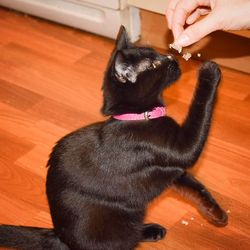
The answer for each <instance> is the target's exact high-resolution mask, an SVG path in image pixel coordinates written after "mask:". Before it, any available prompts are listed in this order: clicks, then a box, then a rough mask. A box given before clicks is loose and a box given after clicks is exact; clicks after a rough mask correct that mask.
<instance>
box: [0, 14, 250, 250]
mask: <svg viewBox="0 0 250 250" xmlns="http://www.w3.org/2000/svg"><path fill="white" fill-rule="evenodd" d="M113 46H114V42H113V41H112V40H109V39H106V38H102V37H98V36H95V35H91V34H89V33H85V32H83V31H79V30H75V29H72V28H68V27H64V26H60V25H57V24H53V23H50V22H47V21H43V20H39V19H35V18H31V17H28V16H25V15H22V14H16V13H14V12H10V11H7V10H5V9H0V137H1V139H0V223H10V224H21V225H31V226H39V227H50V226H51V219H50V214H49V209H48V204H47V201H46V196H45V177H46V171H47V170H46V168H45V164H46V161H47V159H48V154H49V153H50V150H51V148H52V146H53V145H54V143H55V142H56V141H57V140H58V139H59V138H60V137H61V136H63V135H65V134H66V133H68V132H70V131H72V130H74V129H76V128H79V127H80V126H84V125H86V124H89V123H92V122H96V121H98V120H101V119H104V118H103V117H102V116H101V115H100V112H99V110H100V106H101V103H102V93H101V85H102V77H103V72H104V69H105V65H106V63H107V60H108V58H109V55H110V52H111V50H112V48H113ZM180 61H181V68H182V71H183V75H182V77H181V79H180V80H179V81H178V83H177V84H175V85H174V86H172V87H171V88H170V89H169V90H167V91H166V92H165V97H166V100H167V103H168V114H169V115H170V116H173V117H175V118H176V119H177V120H178V121H180V122H181V121H182V120H183V118H184V116H185V114H186V113H187V109H188V105H189V103H190V100H191V98H192V94H193V90H194V84H195V81H196V80H195V79H196V71H197V68H198V66H199V63H198V62H194V61H192V60H190V61H188V62H185V61H183V59H180ZM222 72H223V82H222V84H221V87H220V90H219V97H218V103H217V106H216V112H215V117H214V121H213V125H212V130H211V134H210V137H209V140H208V143H207V146H206V148H205V150H204V153H203V154H202V157H201V159H200V160H199V162H198V163H197V164H196V166H195V168H194V169H193V170H192V172H193V173H195V174H196V176H197V178H199V179H200V180H201V181H202V182H203V183H204V184H205V185H206V186H207V187H208V188H209V190H211V192H212V193H213V194H214V196H215V197H216V199H217V200H218V201H219V202H220V204H221V205H222V207H224V208H225V210H228V212H229V224H228V226H227V227H225V228H216V227H214V226H213V225H210V224H209V223H207V222H206V221H205V220H204V219H203V218H202V217H201V216H200V214H198V212H197V210H196V209H195V208H194V207H193V206H192V205H190V204H188V203H187V202H186V201H184V200H182V199H180V198H179V197H178V196H177V195H176V194H174V193H173V192H172V191H171V190H169V191H166V192H165V193H164V194H162V195H161V196H160V197H159V198H158V199H157V200H155V201H154V202H153V203H152V204H151V205H150V207H149V209H148V213H147V218H146V221H149V222H157V223H160V224H162V225H164V226H165V227H167V228H168V229H169V231H168V235H167V237H166V239H164V240H163V241H160V242H158V243H154V244H151V243H145V244H141V245H140V246H139V247H138V250H165V249H167V250H204V249H205V250H207V249H209V250H217V249H219V250H222V249H225V250H231V249H232V250H249V249H250V198H249V197H250V196H249V194H250V179H249V178H250V177H249V176H250V136H249V135H250V76H249V75H246V74H243V73H240V72H235V71H232V70H228V69H222ZM149 188H150V187H149ZM182 220H185V221H187V222H188V225H183V224H182V223H181V222H182ZM117 250H119V249H117Z"/></svg>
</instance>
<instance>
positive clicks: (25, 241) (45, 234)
mask: <svg viewBox="0 0 250 250" xmlns="http://www.w3.org/2000/svg"><path fill="white" fill-rule="evenodd" d="M0 247H8V248H12V249H18V250H69V248H68V247H67V245H65V244H64V243H63V242H61V241H60V239H59V238H58V237H57V236H56V234H55V233H54V230H53V229H45V228H36V227H23V226H11V225H0Z"/></svg>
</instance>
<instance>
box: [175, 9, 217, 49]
mask: <svg viewBox="0 0 250 250" xmlns="http://www.w3.org/2000/svg"><path fill="white" fill-rule="evenodd" d="M218 29H219V19H218V18H217V16H215V15H213V14H212V13H210V14H209V15H207V16H206V17H205V18H203V19H201V20H200V21H198V22H196V23H195V24H193V25H190V26H189V27H188V28H186V29H185V30H184V31H183V32H182V33H181V34H180V35H179V37H178V38H177V39H176V41H175V42H174V43H175V44H178V45H180V46H182V47H186V46H188V45H191V44H193V43H195V42H197V41H199V40H200V39H201V38H203V37H205V36H206V35H208V34H210V33H211V32H213V31H215V30H218Z"/></svg>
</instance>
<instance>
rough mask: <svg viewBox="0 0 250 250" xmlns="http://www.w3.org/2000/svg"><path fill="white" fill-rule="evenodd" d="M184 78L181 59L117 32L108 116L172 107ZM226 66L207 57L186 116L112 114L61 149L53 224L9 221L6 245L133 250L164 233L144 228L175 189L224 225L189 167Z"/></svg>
mask: <svg viewBox="0 0 250 250" xmlns="http://www.w3.org/2000/svg"><path fill="white" fill-rule="evenodd" d="M179 75H180V69H179V66H178V63H177V61H176V60H175V59H174V58H173V57H171V56H163V55H160V54H158V53H157V52H156V51H154V50H153V49H151V48H144V47H136V46H134V45H133V44H131V43H130V42H129V39H128V37H127V33H126V31H125V29H124V27H121V29H120V32H119V34H118V37H117V44H116V47H115V49H114V51H113V53H112V55H111V59H110V61H109V64H108V67H107V71H106V74H105V78H104V84H103V92H104V105H103V107H102V112H103V114H104V115H107V116H108V115H116V114H122V113H130V112H134V113H141V112H145V111H148V110H152V109H153V108H154V107H156V106H162V105H164V103H163V100H162V97H161V93H162V91H163V89H164V88H166V87H167V86H169V85H170V84H171V83H172V82H174V81H176V80H177V79H178V77H179ZM219 81H220V70H219V68H218V66H217V65H216V64H215V63H213V62H206V63H204V64H203V65H202V67H201V69H200V71H199V77H198V84H197V89H196V92H195V95H194V98H193V101H192V104H191V107H190V110H189V113H188V115H187V118H186V120H185V122H184V123H183V124H182V125H181V126H180V125H178V124H177V123H176V122H175V121H174V120H173V119H172V118H170V117H168V116H167V117H162V118H158V119H154V120H148V121H146V120H145V121H118V120H115V119H113V118H109V119H107V120H106V121H105V122H99V123H96V124H92V125H90V126H87V127H84V128H81V129H79V130H77V131H75V132H73V133H71V134H69V135H67V136H65V137H64V138H62V139H61V140H60V141H59V142H58V143H57V145H56V146H55V147H54V149H53V151H52V153H51V156H50V159H49V161H48V166H49V169H48V176H47V183H46V185H47V196H48V201H49V206H50V211H51V216H52V220H53V224H54V229H36V228H29V227H15V226H6V225H2V226H0V246H6V247H13V248H16V249H23V250H29V249H38V250H39V249H41V250H45V249H46V250H49V249H51V250H52V249H53V250H59V249H62V250H66V249H71V250H118V249H119V250H132V249H134V248H135V247H136V246H137V245H138V243H139V242H140V241H156V240H160V239H162V238H163V237H164V236H165V234H166V230H165V229H164V228H163V227H162V226H160V225H157V224H143V219H144V215H145V209H146V208H147V205H148V203H149V202H150V201H152V199H154V198H155V197H156V196H158V195H159V194H160V193H161V192H162V191H163V190H165V189H166V188H167V187H170V186H173V187H174V188H175V189H176V190H177V191H178V192H180V193H181V194H183V195H184V196H186V197H189V198H191V199H192V200H194V201H195V202H196V203H197V205H198V207H199V209H200V211H201V212H202V214H203V215H204V216H205V217H206V218H207V219H208V220H209V221H210V222H212V223H214V224H215V225H217V226H223V225H226V223H227V216H226V213H225V212H224V211H223V210H222V209H221V208H220V207H219V205H218V204H217V203H216V201H215V200H214V199H213V197H212V196H211V194H210V193H209V192H208V191H207V189H206V188H205V187H204V186H203V185H202V184H201V183H199V182H198V181H197V180H195V179H194V178H193V177H192V176H191V175H189V174H187V173H186V169H187V168H189V167H191V166H193V165H194V164H195V162H196V161H197V159H198V157H199V155H200V153H201V151H202V149H203V146H204V143H205V141H206V138H207V135H208V131H209V127H210V122H211V116H212V112H213V107H214V102H215V97H216V91H217V87H218V84H219Z"/></svg>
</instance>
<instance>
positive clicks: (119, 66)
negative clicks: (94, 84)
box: [114, 51, 137, 83]
mask: <svg viewBox="0 0 250 250" xmlns="http://www.w3.org/2000/svg"><path fill="white" fill-rule="evenodd" d="M114 76H115V78H116V80H117V81H118V82H120V83H126V82H131V83H135V82H136V79H137V74H136V72H135V69H134V67H133V66H132V65H128V64H127V60H126V58H125V56H124V54H123V53H122V52H121V51H117V52H116V55H115V59H114Z"/></svg>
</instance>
